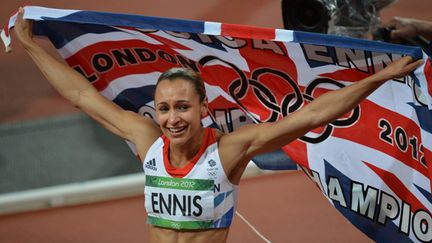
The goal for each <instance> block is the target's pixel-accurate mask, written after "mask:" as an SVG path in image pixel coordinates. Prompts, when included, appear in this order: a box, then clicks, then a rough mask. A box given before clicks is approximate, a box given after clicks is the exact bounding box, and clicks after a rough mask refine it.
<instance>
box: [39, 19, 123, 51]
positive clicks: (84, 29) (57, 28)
mask: <svg viewBox="0 0 432 243" xmlns="http://www.w3.org/2000/svg"><path fill="white" fill-rule="evenodd" d="M65 30H67V31H65ZM116 31H117V32H118V31H119V30H117V29H115V28H112V27H109V26H105V25H93V24H79V25H77V24H75V23H68V22H58V21H36V22H34V25H33V32H34V34H35V35H44V36H47V37H48V38H49V39H50V41H51V42H52V43H53V45H54V46H55V48H57V49H59V48H62V47H63V46H64V45H66V44H67V43H69V42H70V41H72V40H73V39H75V38H77V37H79V36H81V35H84V34H90V33H94V34H103V33H109V32H116Z"/></svg>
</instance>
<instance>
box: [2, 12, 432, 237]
mask: <svg viewBox="0 0 432 243" xmlns="http://www.w3.org/2000/svg"><path fill="white" fill-rule="evenodd" d="M24 17H25V18H27V19H32V20H35V23H34V25H33V26H34V30H33V31H34V34H35V35H39V36H46V37H48V38H49V39H50V41H51V42H52V43H53V45H54V46H55V48H56V49H57V50H58V52H59V53H60V55H61V57H62V58H64V60H65V61H66V62H67V63H68V64H69V65H70V66H71V67H72V68H74V69H75V70H77V71H78V72H80V73H81V74H82V75H84V76H85V77H86V78H87V79H88V80H89V82H91V83H92V84H93V85H94V86H95V87H96V88H97V89H98V90H99V91H100V92H101V93H102V94H103V95H104V96H106V97H107V98H108V99H110V100H112V101H114V102H115V103H117V104H118V105H120V106H121V107H123V108H124V109H126V110H132V111H135V112H137V113H140V114H142V115H145V116H148V117H151V118H154V113H155V110H154V106H153V92H154V88H155V83H156V80H157V78H158V76H159V75H160V74H161V73H162V72H163V71H165V70H167V69H169V68H171V67H180V66H183V67H189V68H191V69H194V70H195V71H197V72H199V73H200V74H201V75H202V77H203V78H204V80H205V82H206V84H205V85H206V90H207V95H208V99H209V109H210V112H209V114H210V116H209V117H207V118H205V119H204V120H203V125H205V126H218V127H219V128H220V129H221V130H223V131H225V132H230V131H233V130H235V129H237V128H238V127H240V126H242V125H244V124H249V123H253V122H255V123H260V122H274V121H277V120H279V119H281V118H282V117H284V116H289V115H290V114H291V113H292V112H294V111H296V110H298V109H300V108H302V107H303V106H305V105H307V104H308V103H309V102H311V101H313V100H314V99H315V98H316V97H317V96H319V95H320V94H322V93H324V92H327V91H329V90H333V89H338V88H341V87H344V86H347V85H350V84H352V83H355V82H357V81H359V80H361V79H363V78H365V77H367V76H369V75H371V74H373V73H375V72H377V71H379V70H381V69H382V68H384V67H385V66H386V65H387V64H388V63H390V62H391V61H393V60H396V59H399V58H401V57H402V56H405V55H411V56H413V57H415V58H423V59H424V61H425V62H424V64H423V65H422V66H421V67H420V68H418V69H417V70H416V71H415V72H414V73H412V74H411V75H410V76H406V77H404V78H402V79H399V80H390V81H388V82H387V83H385V84H384V85H383V86H382V87H381V88H379V89H378V90H377V91H376V92H374V93H373V94H371V95H370V96H369V97H368V98H367V99H366V100H364V101H363V102H362V103H361V104H360V105H358V106H357V107H356V108H355V109H354V110H352V111H351V112H350V113H348V114H346V115H345V116H343V117H341V118H339V119H338V120H336V121H333V122H331V123H330V124H328V125H326V126H325V127H322V128H319V129H315V130H314V131H311V132H309V133H308V134H306V135H305V136H303V137H301V138H299V139H298V140H296V141H294V142H292V143H290V144H288V145H286V146H284V147H283V148H282V149H281V150H280V151H275V152H273V153H271V154H267V155H265V156H263V157H257V158H255V159H254V161H255V162H256V163H257V164H258V165H259V166H260V167H262V168H267V169H287V168H293V167H294V168H296V166H295V165H294V166H293V163H292V161H295V163H296V164H298V165H299V166H300V167H301V168H302V169H303V170H304V171H305V173H306V174H307V175H308V176H309V177H310V178H311V179H312V180H313V181H314V182H315V183H316V184H317V186H318V187H319V188H320V189H321V191H322V192H323V194H324V195H325V196H326V197H327V198H328V200H329V202H330V203H331V204H333V205H334V207H335V208H336V209H337V210H339V211H340V212H341V213H342V214H343V215H344V216H345V217H346V218H347V219H349V220H350V221H351V222H352V223H353V224H354V225H355V226H356V227H358V228H359V229H360V230H361V231H363V232H364V233H365V234H366V235H368V236H369V237H370V238H371V239H373V240H375V241H380V242H406V241H408V242H410V241H414V242H430V241H431V240H432V216H431V209H432V195H431V176H432V164H431V162H432V152H431V151H432V68H431V61H430V59H429V58H428V57H427V56H426V55H425V54H424V53H422V52H421V50H420V49H419V48H414V47H405V46H399V45H393V44H387V43H379V42H372V41H367V40H359V39H352V38H343V37H335V36H329V35H320V34H311V33H303V32H296V31H290V30H280V29H265V28H256V27H250V26H239V25H232V24H223V23H216V22H202V21H192V20H179V19H167V18H158V17H145V16H135V15H126V14H115V13H102V12H91V11H79V10H60V9H48V8H42V7H26V9H25V16H24ZM15 18H16V15H15V16H12V17H11V19H10V21H9V22H8V24H7V25H6V27H5V28H4V31H2V33H1V36H2V39H3V41H4V42H5V44H6V46H8V45H10V36H9V29H10V28H12V27H13V25H14V22H15ZM340 102H344V100H341V101H340ZM288 156H289V157H288ZM286 193H289V192H286Z"/></svg>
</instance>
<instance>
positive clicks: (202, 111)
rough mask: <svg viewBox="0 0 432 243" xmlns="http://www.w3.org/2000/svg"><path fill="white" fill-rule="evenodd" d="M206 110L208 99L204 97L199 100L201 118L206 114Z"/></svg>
mask: <svg viewBox="0 0 432 243" xmlns="http://www.w3.org/2000/svg"><path fill="white" fill-rule="evenodd" d="M207 112H208V99H207V97H205V99H204V100H203V101H202V102H201V118H204V117H206V116H207Z"/></svg>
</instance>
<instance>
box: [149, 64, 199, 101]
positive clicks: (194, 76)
mask: <svg viewBox="0 0 432 243" xmlns="http://www.w3.org/2000/svg"><path fill="white" fill-rule="evenodd" d="M178 78H181V79H183V80H186V81H189V82H191V84H192V85H193V86H194V87H195V91H196V92H197V94H198V95H199V97H200V102H202V101H203V100H204V99H205V97H206V91H205V87H204V81H203V80H202V78H201V76H200V75H199V74H198V73H197V72H195V71H194V70H192V69H189V68H179V67H175V68H170V69H168V70H166V71H165V72H163V73H162V74H161V76H160V77H159V78H158V80H157V83H156V88H157V86H158V85H159V83H160V82H161V81H162V80H170V81H174V80H175V79H178ZM156 88H155V90H156Z"/></svg>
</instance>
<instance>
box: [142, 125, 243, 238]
mask: <svg viewBox="0 0 432 243" xmlns="http://www.w3.org/2000/svg"><path fill="white" fill-rule="evenodd" d="M217 146H218V144H217V141H216V138H215V134H214V131H212V129H210V128H206V129H205V135H204V139H203V144H202V146H201V149H200V151H199V152H198V154H197V155H196V156H195V157H194V159H192V160H191V161H189V163H188V164H187V165H186V166H185V167H184V168H181V169H176V168H174V167H172V166H171V164H170V162H169V155H168V151H169V140H168V139H167V138H166V137H165V136H162V137H160V138H158V139H157V140H156V142H154V143H153V144H152V146H151V147H150V149H149V151H148V152H147V155H146V157H145V159H144V161H143V168H144V172H145V175H146V185H145V189H144V195H145V207H146V211H147V223H148V224H152V225H155V226H158V227H164V228H173V229H187V230H193V229H211V228H227V227H229V226H230V225H231V221H232V218H233V216H234V212H235V208H236V204H237V194H238V186H236V185H233V184H231V182H230V181H229V180H228V178H227V176H226V175H225V172H224V170H223V168H222V164H221V162H220V158H219V152H218V147H217Z"/></svg>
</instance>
